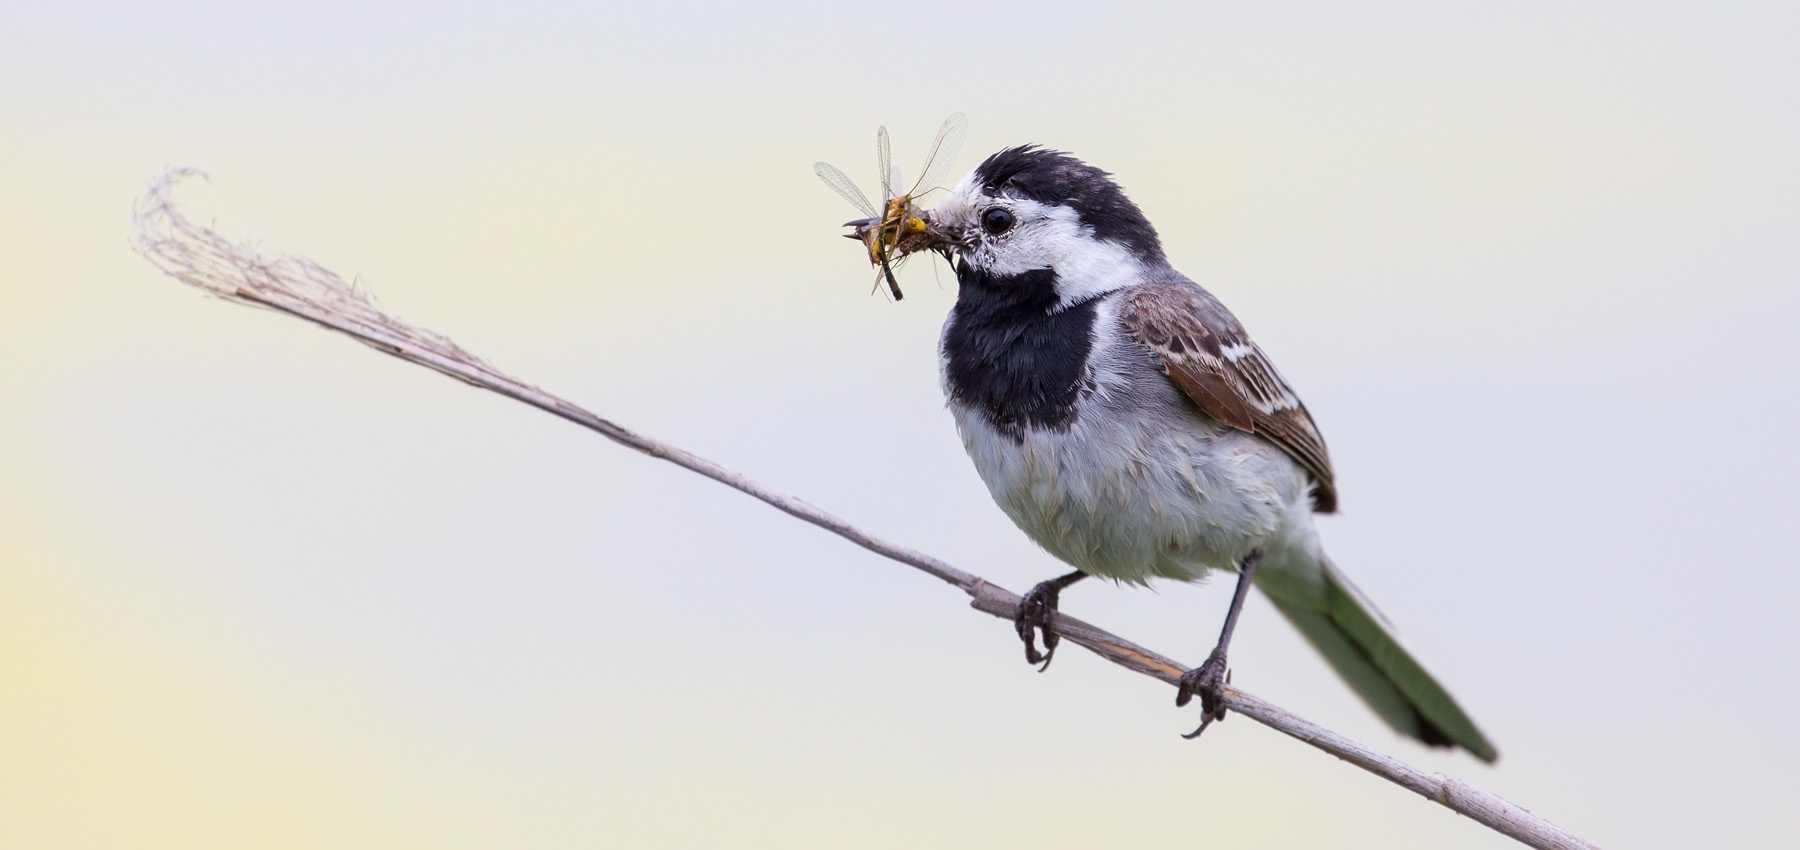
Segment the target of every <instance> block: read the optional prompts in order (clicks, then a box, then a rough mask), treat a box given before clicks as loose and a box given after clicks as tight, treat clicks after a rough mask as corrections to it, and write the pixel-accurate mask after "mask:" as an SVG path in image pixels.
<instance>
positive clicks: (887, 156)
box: [875, 126, 894, 210]
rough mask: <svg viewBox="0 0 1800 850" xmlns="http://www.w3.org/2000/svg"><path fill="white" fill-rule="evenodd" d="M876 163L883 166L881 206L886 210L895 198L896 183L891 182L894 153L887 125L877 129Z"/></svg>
mask: <svg viewBox="0 0 1800 850" xmlns="http://www.w3.org/2000/svg"><path fill="white" fill-rule="evenodd" d="M875 164H876V165H878V166H880V167H881V206H882V209H884V210H885V209H886V208H887V202H888V201H891V200H893V199H894V184H893V183H891V182H889V181H890V180H892V179H893V176H894V155H893V153H892V151H891V149H890V148H889V147H888V134H887V127H885V126H883V127H881V128H880V129H878V130H876V131H875Z"/></svg>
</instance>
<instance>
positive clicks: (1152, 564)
mask: <svg viewBox="0 0 1800 850" xmlns="http://www.w3.org/2000/svg"><path fill="white" fill-rule="evenodd" d="M926 221H927V224H928V226H929V229H928V232H927V233H925V234H924V235H923V236H921V237H917V238H914V237H910V236H909V237H908V238H907V239H906V240H903V242H902V244H901V245H900V246H899V247H900V249H901V250H902V251H919V250H934V251H937V252H939V253H942V254H944V255H945V256H946V257H947V258H950V259H951V261H952V265H953V267H954V269H955V272H956V280H957V298H956V305H955V307H953V308H952V309H951V311H950V316H949V318H948V319H947V320H946V321H945V322H944V331H943V337H942V339H941V343H940V351H939V354H940V360H941V366H942V376H943V386H944V394H945V395H946V396H947V397H948V402H949V408H950V412H951V414H952V415H953V416H954V417H955V420H956V427H957V429H958V430H959V431H960V432H961V434H962V439H963V445H964V447H965V448H967V449H968V452H969V457H970V459H972V460H973V461H974V462H975V469H976V470H977V471H978V472H979V473H980V475H981V479H982V481H984V482H986V484H987V487H988V490H989V492H990V493H992V494H993V497H994V501H996V502H998V503H999V505H1000V509H1001V510H1002V511H1004V512H1005V513H1006V515H1007V516H1009V517H1011V518H1012V520H1013V522H1015V523H1017V524H1018V526H1019V528H1021V529H1023V530H1024V532H1025V533H1026V534H1027V535H1029V536H1030V537H1031V539H1032V540H1034V541H1036V542H1037V543H1038V545H1040V546H1042V547H1044V548H1045V549H1047V550H1049V551H1050V553H1051V554H1053V555H1055V556H1056V557H1058V558H1061V559H1062V560H1063V561H1066V562H1067V563H1068V564H1069V565H1070V566H1073V567H1074V568H1075V571H1074V572H1071V573H1069V574H1068V575H1065V576H1062V577H1061V578H1057V579H1053V580H1050V581H1046V582H1043V583H1041V584H1039V585H1038V586H1037V587H1035V588H1033V589H1032V590H1031V592H1030V593H1028V594H1027V595H1026V597H1025V602H1024V604H1023V605H1021V606H1020V610H1019V614H1018V617H1017V626H1018V632H1019V637H1020V638H1021V639H1023V641H1024V642H1025V656H1026V658H1027V659H1028V660H1029V661H1031V662H1032V663H1034V664H1036V663H1042V664H1043V665H1045V666H1048V665H1049V663H1050V658H1051V657H1052V655H1053V654H1054V653H1055V651H1056V645H1057V642H1058V638H1057V636H1056V635H1055V634H1053V633H1051V632H1050V631H1048V629H1046V628H1045V626H1046V625H1047V624H1048V623H1049V622H1050V619H1051V612H1053V611H1055V610H1056V606H1057V602H1058V596H1059V593H1060V592H1061V591H1062V590H1063V589H1065V588H1067V587H1068V586H1069V585H1071V584H1073V583H1075V582H1077V581H1079V580H1081V579H1083V578H1086V577H1087V576H1090V575H1094V576H1103V577H1106V578H1110V579H1113V580H1114V581H1117V582H1121V583H1132V584H1145V583H1148V582H1149V581H1150V580H1151V579H1153V578H1167V579H1176V580H1179V581H1196V580H1199V579H1201V578H1202V577H1204V576H1206V575H1207V574H1208V573H1211V572H1213V571H1215V570H1222V571H1226V572H1236V573H1237V574H1238V580H1237V592H1236V594H1235V595H1234V596H1233V598H1232V600H1231V608H1230V610H1229V612H1228V613H1227V614H1226V617H1225V624H1224V628H1223V630H1222V632H1221V633H1220V635H1219V641H1218V644H1217V646H1216V647H1215V648H1214V649H1213V651H1212V654H1211V655H1210V656H1209V657H1208V658H1207V659H1206V662H1205V663H1204V664H1202V665H1201V666H1199V667H1198V668H1195V669H1194V670H1190V671H1188V672H1187V673H1186V674H1185V675H1184V676H1182V679H1181V687H1180V691H1179V694H1178V696H1177V698H1176V704H1177V705H1186V704H1187V703H1188V702H1189V700H1190V699H1191V698H1192V697H1194V696H1196V695H1198V696H1199V697H1200V702H1201V708H1202V711H1201V718H1202V719H1201V724H1200V728H1199V729H1196V730H1195V731H1194V732H1193V733H1192V734H1193V735H1198V734H1199V733H1200V731H1202V730H1204V729H1205V728H1206V726H1207V724H1208V723H1210V722H1212V721H1213V720H1216V719H1220V718H1222V717H1223V716H1224V707H1223V706H1224V702H1223V700H1224V684H1225V675H1226V650H1227V648H1228V647H1229V645H1230V643H1231V633H1232V630H1233V627H1234V626H1235V625H1236V622H1237V618H1238V613H1239V611H1240V609H1241V608H1242V606H1243V603H1244V596H1245V594H1246V593H1247V592H1248V590H1249V588H1250V585H1251V584H1252V583H1253V582H1254V584H1255V585H1256V586H1258V587H1260V588H1262V590H1263V592H1264V593H1266V594H1267V595H1268V597H1269V599H1270V600H1271V601H1273V602H1274V603H1275V607H1276V609H1278V610H1279V611H1281V613H1282V614H1283V615H1285V616H1286V617H1287V619H1288V621H1289V622H1291V623H1293V624H1294V626H1295V627H1296V628H1298V629H1299V630H1300V633H1301V634H1303V635H1305V636H1306V639H1307V640H1308V641H1310V642H1311V643H1312V645H1313V646H1314V647H1315V648H1317V649H1318V651H1319V653H1320V654H1321V655H1324V656H1325V659H1326V661H1328V662H1330V664H1331V666H1332V668H1334V669H1335V670H1336V671H1337V672H1338V674H1339V675H1340V676H1342V677H1343V679H1344V681H1345V682H1347V683H1348V684H1349V685H1350V687H1351V688H1352V689H1353V690H1355V691H1356V693H1357V694H1358V695H1359V696H1361V697H1362V698H1363V700H1364V701H1366V702H1367V703H1368V704H1369V706H1370V707H1371V708H1373V709H1374V710H1375V712H1376V714H1379V715H1380V716H1381V718H1382V719H1383V720H1385V721H1387V723H1388V724H1389V725H1391V726H1393V727H1394V728H1395V729H1396V730H1398V731H1399V732H1400V733H1402V734H1404V735H1407V736H1410V737H1412V738H1416V739H1418V740H1420V741H1423V742H1424V743H1426V744H1429V745H1433V746H1460V747H1462V748H1464V749H1466V750H1468V751H1469V752H1471V753H1473V754H1474V755H1475V756H1476V757H1478V758H1481V759H1483V760H1485V761H1493V760H1494V758H1495V755H1496V753H1495V750H1494V746H1493V745H1492V744H1490V743H1488V740H1487V738H1486V737H1485V736H1483V735H1482V734H1481V731H1480V730H1479V729H1477V728H1476V727H1475V724H1474V722H1473V721H1471V720H1470V719H1469V717H1468V715H1467V714H1465V713H1464V712H1463V710H1462V709H1461V708H1460V707H1459V706H1457V704H1456V701H1455V700H1454V699H1452V698H1451V697H1450V695H1449V694H1448V693H1447V692H1445V690H1444V688H1443V687H1442V686H1440V685H1439V684H1438V683H1437V681H1436V680H1435V679H1433V678H1432V677H1431V674H1429V673H1427V672H1425V668H1424V667H1422V666H1420V665H1419V663H1418V662H1417V661H1415V660H1414V659H1413V657H1412V656H1411V655H1410V654H1408V653H1407V651H1406V649H1405V648H1403V647H1402V646H1401V645H1400V643H1399V642H1398V641H1397V640H1396V639H1395V638H1394V636H1393V635H1392V634H1391V633H1390V632H1389V627H1388V625H1387V624H1386V623H1385V622H1384V621H1383V620H1382V618H1381V616H1380V615H1379V614H1377V613H1376V611H1375V609H1374V607H1373V606H1371V605H1370V604H1369V603H1368V602H1367V601H1365V600H1364V599H1363V597H1362V595H1361V594H1360V593H1359V592H1358V591H1357V590H1356V587H1355V586H1354V585H1352V584H1351V583H1350V581H1349V579H1347V578H1346V577H1345V576H1344V574H1343V573H1341V572H1339V571H1338V568H1337V566H1336V565H1334V564H1333V563H1332V562H1331V560H1330V559H1329V558H1327V557H1326V555H1325V552H1324V550H1323V549H1322V548H1321V546H1320V543H1319V538H1318V534H1317V532H1316V531H1315V530H1314V527H1313V514H1314V513H1331V512H1333V511H1334V510H1336V507H1337V489H1336V486H1335V484H1334V483H1333V481H1332V473H1331V459H1330V457H1329V456H1328V455H1327V454H1326V451H1325V441H1324V440H1323V439H1322V438H1321V437H1320V436H1319V430H1318V427H1317V426H1315V425H1314V424H1313V420H1312V416H1311V415H1309V414H1308V413H1307V412H1306V406H1305V405H1303V404H1301V403H1300V399H1299V397H1298V396H1297V395H1295V393H1294V391H1293V389H1291V388H1290V387H1289V386H1288V384H1287V382H1286V381H1285V380H1283V379H1282V377H1281V374H1280V373H1279V372H1277V371H1275V367H1274V365H1273V364H1271V363H1270V362H1269V359H1268V357H1267V356H1266V355H1264V354H1263V352H1262V349H1260V348H1258V347H1257V345H1256V343H1254V342H1252V341H1251V340H1250V336H1249V334H1247V333H1245V331H1244V328H1243V326H1242V325H1240V324H1239V323H1238V320H1237V319H1236V318H1235V317H1234V316H1232V314H1231V311H1229V310H1227V309H1225V305H1223V304H1221V303H1220V302H1219V300H1218V299H1217V298H1215V297H1213V295H1212V294H1211V293H1209V292H1207V291H1206V290H1205V289H1202V288H1201V287H1200V286H1199V285H1198V284H1196V283H1194V282H1193V281H1192V280H1189V279H1188V278H1186V277H1184V276H1183V275H1182V274H1181V273H1180V272H1177V271H1176V270H1175V269H1174V268H1172V267H1170V265H1169V262H1168V259H1167V258H1166V257H1165V256H1164V255H1163V249H1162V243H1161V241H1160V240H1159V239H1158V238H1157V235H1156V229H1155V228H1153V227H1151V225H1150V222H1149V221H1148V220H1146V219H1145V218H1144V214H1143V213H1142V212H1140V211H1139V210H1138V208H1137V206H1136V205H1135V204H1133V203H1132V202H1131V201H1130V200H1129V199H1127V198H1126V197H1125V193H1124V192H1123V191H1121V190H1120V188H1119V186H1118V184H1116V183H1114V182H1113V180H1112V178H1111V175H1109V174H1108V173H1107V172H1104V171H1101V170H1100V169H1098V168H1094V167H1092V166H1090V165H1087V164H1085V163H1083V162H1081V161H1080V160H1078V159H1076V158H1075V157H1073V156H1070V155H1068V154H1066V153H1062V152H1059V151H1053V150H1045V149H1042V148H1038V147H1035V146H1030V145H1027V146H1024V147H1016V148H1009V149H1007V150H1003V151H1000V152H999V153H996V154H994V155H993V156H990V157H988V158H987V160H986V161H985V162H983V163H982V164H981V165H980V166H978V167H977V168H976V169H975V170H974V171H973V172H972V173H970V174H969V175H968V176H967V177H965V178H963V179H962V181H961V182H959V183H958V184H956V186H954V187H953V188H952V189H951V190H950V193H949V195H948V196H947V197H946V198H945V199H944V200H943V201H941V202H940V203H939V204H938V205H937V206H936V208H934V209H932V210H931V211H930V212H929V213H928V214H926ZM865 224H866V223H865ZM1040 630H1041V631H1042V632H1043V643H1044V652H1043V653H1042V654H1040V653H1039V652H1038V650H1037V647H1036V645H1035V642H1034V635H1035V633H1036V632H1038V631H1040Z"/></svg>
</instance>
